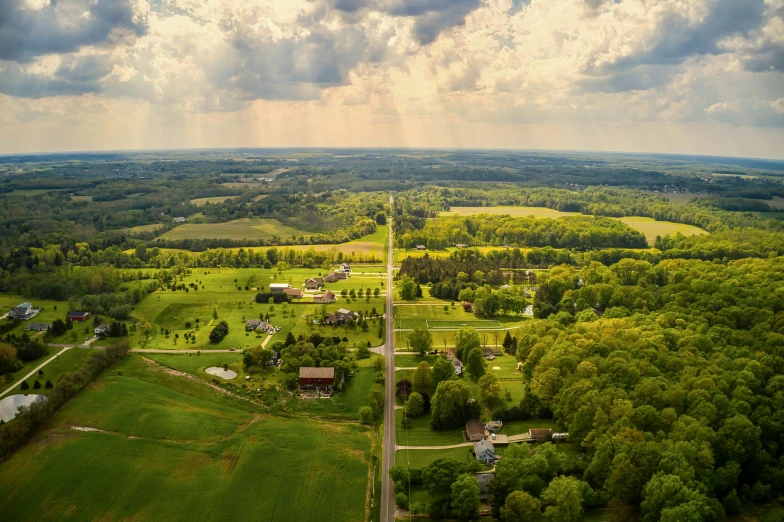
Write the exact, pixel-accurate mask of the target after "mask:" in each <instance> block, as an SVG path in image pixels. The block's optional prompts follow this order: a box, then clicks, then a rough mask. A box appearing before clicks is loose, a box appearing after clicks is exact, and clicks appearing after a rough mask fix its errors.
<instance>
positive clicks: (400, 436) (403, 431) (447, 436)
mask: <svg viewBox="0 0 784 522" xmlns="http://www.w3.org/2000/svg"><path fill="white" fill-rule="evenodd" d="M403 416H404V413H403V410H397V411H395V443H396V444H397V445H398V446H451V445H452V444H462V443H463V442H465V441H464V440H463V430H462V429H456V430H438V431H436V430H432V429H430V414H428V415H422V416H420V417H414V418H412V419H411V420H410V424H409V426H408V428H404V427H403Z"/></svg>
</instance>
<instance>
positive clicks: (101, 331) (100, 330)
mask: <svg viewBox="0 0 784 522" xmlns="http://www.w3.org/2000/svg"><path fill="white" fill-rule="evenodd" d="M93 333H95V335H106V334H108V333H109V325H108V324H102V325H100V326H98V327H97V328H94V329H93Z"/></svg>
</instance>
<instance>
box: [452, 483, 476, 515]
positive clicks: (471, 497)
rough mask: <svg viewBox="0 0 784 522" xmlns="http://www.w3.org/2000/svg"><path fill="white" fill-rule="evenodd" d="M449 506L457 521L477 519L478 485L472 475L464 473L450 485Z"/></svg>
mask: <svg viewBox="0 0 784 522" xmlns="http://www.w3.org/2000/svg"><path fill="white" fill-rule="evenodd" d="M451 490H452V491H451V495H450V506H451V507H452V512H453V513H454V514H455V515H456V516H457V518H458V520H478V519H479V484H478V483H477V481H476V478H475V477H474V476H473V475H470V474H468V473H464V474H462V475H460V476H459V477H457V480H455V481H454V482H453V483H452V488H451Z"/></svg>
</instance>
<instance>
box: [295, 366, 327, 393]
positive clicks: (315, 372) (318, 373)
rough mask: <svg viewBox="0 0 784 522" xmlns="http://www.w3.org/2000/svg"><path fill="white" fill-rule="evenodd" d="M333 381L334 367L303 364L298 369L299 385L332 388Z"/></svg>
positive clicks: (302, 386)
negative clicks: (315, 366) (316, 366)
mask: <svg viewBox="0 0 784 522" xmlns="http://www.w3.org/2000/svg"><path fill="white" fill-rule="evenodd" d="M334 382H335V368H314V367H312V366H303V367H302V368H300V369H299V387H300V389H302V388H306V389H307V388H327V389H329V388H332V384H334Z"/></svg>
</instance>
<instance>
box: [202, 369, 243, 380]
mask: <svg viewBox="0 0 784 522" xmlns="http://www.w3.org/2000/svg"><path fill="white" fill-rule="evenodd" d="M204 371H205V372H207V373H209V374H210V375H214V376H216V377H220V378H221V379H233V378H235V377H236V376H237V372H234V371H231V370H224V369H223V368H221V367H220V366H210V367H209V368H207V369H206V370H204Z"/></svg>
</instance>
